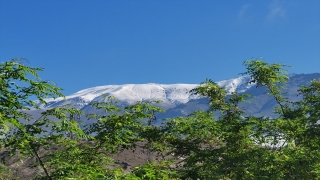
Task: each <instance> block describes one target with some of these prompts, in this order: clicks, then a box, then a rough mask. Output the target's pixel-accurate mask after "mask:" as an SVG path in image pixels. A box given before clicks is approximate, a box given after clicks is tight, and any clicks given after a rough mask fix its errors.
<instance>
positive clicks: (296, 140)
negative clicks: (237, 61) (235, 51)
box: [154, 60, 320, 179]
mask: <svg viewBox="0 0 320 180" xmlns="http://www.w3.org/2000/svg"><path fill="white" fill-rule="evenodd" d="M244 65H245V66H246V67H247V72H245V73H242V75H249V76H251V81H250V82H248V83H255V84H256V86H257V87H265V88H266V91H267V93H268V94H269V95H270V96H273V97H274V98H275V100H276V102H277V103H278V107H277V108H276V110H275V113H277V114H278V117H277V118H269V117H254V116H250V115H247V114H245V113H244V111H243V110H242V109H241V108H240V107H239V103H240V102H244V101H248V100H250V98H252V97H250V95H247V94H238V93H237V92H233V93H232V94H230V95H228V94H227V92H226V90H225V89H224V88H223V87H219V86H218V85H217V84H216V83H214V82H213V81H211V80H210V79H207V80H206V81H205V82H204V83H201V85H200V86H199V87H197V88H195V89H193V90H192V91H191V92H192V93H195V94H199V95H201V96H204V97H207V98H208V100H209V104H210V109H209V110H208V111H207V112H203V111H200V112H194V113H193V114H191V115H189V116H188V117H176V118H172V119H170V120H169V121H168V122H166V123H165V126H164V127H163V128H162V129H161V132H160V133H158V135H157V137H155V139H156V140H157V141H158V142H161V143H159V144H162V146H157V147H155V148H154V149H155V150H158V151H162V152H167V154H174V157H173V158H172V159H173V160H174V161H175V162H176V164H177V166H176V168H175V169H174V170H176V171H178V172H179V173H178V174H179V176H180V178H182V179H186V178H191V179H317V178H319V177H320V176H319V163H320V154H319V148H320V147H319V142H320V139H319V137H320V136H319V135H320V129H319V121H318V120H319V119H320V118H319V117H320V116H319V110H320V108H319V103H320V99H319V98H320V88H319V87H320V86H319V85H320V82H319V80H318V81H317V80H313V81H312V82H311V83H310V85H309V86H306V87H302V88H301V89H300V90H299V92H300V96H302V98H303V100H301V101H299V102H289V101H288V99H286V98H284V97H283V93H285V90H284V89H283V88H282V86H281V84H283V83H287V81H288V79H289V78H288V76H287V75H286V71H285V70H284V69H283V68H284V67H287V66H285V65H281V64H268V63H265V62H263V61H260V60H248V61H245V62H244ZM215 114H218V116H215ZM215 117H218V118H215ZM317 122H318V123H317ZM159 137H161V138H159ZM164 147H165V148H164ZM164 149H165V151H164Z"/></svg>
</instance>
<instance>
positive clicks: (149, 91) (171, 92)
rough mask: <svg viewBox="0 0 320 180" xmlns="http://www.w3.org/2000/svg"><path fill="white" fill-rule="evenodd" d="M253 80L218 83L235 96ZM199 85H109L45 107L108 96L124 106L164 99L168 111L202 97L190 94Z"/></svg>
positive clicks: (85, 102)
mask: <svg viewBox="0 0 320 180" xmlns="http://www.w3.org/2000/svg"><path fill="white" fill-rule="evenodd" d="M249 80H250V77H248V76H242V77H238V78H234V79H229V80H224V81H220V82H217V84H218V85H219V86H223V87H225V89H226V90H227V91H228V92H229V93H231V92H233V91H238V92H245V91H246V90H248V89H249V88H250V87H252V86H253V84H250V85H248V83H247V82H248V81H249ZM197 86H199V84H155V83H149V84H124V85H106V86H98V87H93V88H88V89H84V90H81V91H79V92H76V93H74V94H72V95H70V96H66V100H64V99H63V98H57V99H46V101H47V104H46V105H45V106H44V105H43V106H42V108H52V107H57V106H60V105H64V104H72V105H73V106H74V107H76V108H79V109H82V108H84V107H85V106H87V105H88V104H89V103H90V102H92V101H101V100H102V99H103V98H104V96H103V95H107V96H114V97H115V98H116V99H118V100H119V101H120V102H121V103H123V104H125V105H128V104H133V103H136V102H138V101H150V100H161V101H162V103H161V106H162V107H163V108H164V109H169V108H172V107H174V106H176V105H179V104H185V103H187V102H189V101H190V100H195V99H199V98H201V97H199V96H196V95H192V94H190V93H189V91H190V90H191V89H194V88H195V87H197Z"/></svg>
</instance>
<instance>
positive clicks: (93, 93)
mask: <svg viewBox="0 0 320 180" xmlns="http://www.w3.org/2000/svg"><path fill="white" fill-rule="evenodd" d="M289 77H290V80H289V82H288V84H286V85H284V87H285V88H286V90H285V91H286V94H285V96H286V97H287V98H288V99H289V100H290V101H292V102H294V101H298V100H300V99H301V97H300V96H298V92H297V90H298V89H299V88H301V87H302V86H304V85H308V84H309V82H310V81H311V80H312V79H320V73H313V74H291V75H290V76H289ZM249 81H250V77H248V76H243V77H238V78H234V79H229V80H224V81H220V82H217V84H218V85H220V86H222V87H225V89H226V90H227V92H228V93H231V92H233V91H237V92H239V93H247V94H251V95H253V96H254V98H252V99H249V101H250V103H240V107H241V108H242V109H244V110H245V112H246V113H247V114H250V115H255V116H269V117H274V116H275V114H274V113H273V112H274V108H275V107H276V106H277V103H276V101H275V100H274V98H272V97H271V96H269V95H268V94H267V93H266V89H265V88H261V87H260V88H256V86H255V85H254V84H250V85H249V84H248V83H247V82H249ZM197 86H199V84H154V83H149V84H124V85H106V86H98V87H93V88H88V89H84V90H81V91H79V92H76V93H74V94H71V95H69V96H66V100H64V99H62V98H58V99H46V101H47V102H48V103H47V104H46V105H45V106H44V105H42V108H44V109H45V108H53V107H58V106H61V105H65V104H71V105H73V106H74V107H76V108H78V109H81V110H82V111H84V113H85V114H87V113H97V111H95V109H94V108H93V107H91V106H90V105H89V103H90V102H92V101H101V100H102V99H103V98H104V96H103V95H107V96H114V97H115V98H116V99H118V100H119V101H120V106H126V105H130V104H133V103H136V102H137V101H150V100H161V101H162V103H161V104H157V105H158V106H160V107H162V108H163V109H165V110H166V113H164V114H162V113H159V114H157V119H158V122H157V124H160V123H161V120H162V119H165V118H170V117H171V118H172V117H177V116H186V115H189V114H190V113H192V112H194V111H196V110H207V109H208V108H209V106H208V99H207V98H204V97H200V96H196V95H192V94H190V93H189V91H190V90H191V89H193V88H195V87H197ZM31 113H32V114H37V112H35V111H34V112H31ZM81 120H82V121H84V122H88V121H86V117H85V116H83V117H81Z"/></svg>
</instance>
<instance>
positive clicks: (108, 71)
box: [0, 0, 320, 95]
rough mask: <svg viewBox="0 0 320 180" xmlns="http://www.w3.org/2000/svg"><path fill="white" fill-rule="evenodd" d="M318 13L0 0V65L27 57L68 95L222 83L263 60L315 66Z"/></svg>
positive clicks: (306, 7)
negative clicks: (103, 88)
mask: <svg viewBox="0 0 320 180" xmlns="http://www.w3.org/2000/svg"><path fill="white" fill-rule="evenodd" d="M319 9H320V1H319V0H306V1H302V0H233V1H232V0H229V1H219V0H207V1H205V0H202V1H195V0H192V1H191V0H173V1H169V0H161V1H160V0H154V1H149V0H139V1H138V0H137V1H134V0H132V1H123V0H119V1H102V0H101V1H84V0H83V1H81V0H79V1H76V0H51V1H50V0H47V1H43V0H41V1H40V0H30V1H24V0H23V1H22V0H21V1H17V0H11V1H5V0H2V1H0V59H1V60H0V61H1V62H3V61H7V60H10V59H12V58H15V57H24V58H27V59H28V60H29V62H30V64H29V65H30V66H34V67H43V68H45V71H44V72H42V73H41V74H40V75H41V77H42V78H43V79H45V80H51V81H53V82H55V83H56V84H57V85H58V86H59V87H62V88H64V89H65V90H64V91H63V92H64V93H65V94H66V95H69V94H71V93H74V92H76V91H78V90H81V89H84V88H89V87H94V86H100V85H109V84H129V83H163V84H171V83H200V82H202V81H204V80H205V79H206V78H211V79H213V80H214V81H220V80H224V79H228V78H234V77H237V76H238V74H239V73H241V72H244V71H245V68H244V67H243V66H242V63H243V61H244V60H246V59H251V58H258V57H261V56H262V57H263V59H264V60H265V61H267V62H269V63H283V64H287V65H292V66H293V69H290V72H292V73H313V72H320V11H319Z"/></svg>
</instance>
